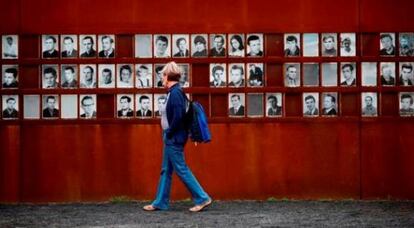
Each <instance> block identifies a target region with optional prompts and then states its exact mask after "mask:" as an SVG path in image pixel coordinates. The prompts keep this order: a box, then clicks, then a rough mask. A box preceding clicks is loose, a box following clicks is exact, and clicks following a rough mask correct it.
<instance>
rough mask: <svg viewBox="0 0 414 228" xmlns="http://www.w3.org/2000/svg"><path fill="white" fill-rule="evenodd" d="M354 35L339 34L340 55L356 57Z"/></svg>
mask: <svg viewBox="0 0 414 228" xmlns="http://www.w3.org/2000/svg"><path fill="white" fill-rule="evenodd" d="M355 37H356V36H355V33H341V34H340V35H339V39H340V47H341V49H340V55H341V56H355V55H356V38H355Z"/></svg>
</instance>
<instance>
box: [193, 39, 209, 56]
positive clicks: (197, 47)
mask: <svg viewBox="0 0 414 228" xmlns="http://www.w3.org/2000/svg"><path fill="white" fill-rule="evenodd" d="M207 40H208V38H207V34H192V35H191V56H192V57H207V50H208V47H207Z"/></svg>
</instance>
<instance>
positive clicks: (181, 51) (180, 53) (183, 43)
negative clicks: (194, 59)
mask: <svg viewBox="0 0 414 228" xmlns="http://www.w3.org/2000/svg"><path fill="white" fill-rule="evenodd" d="M189 41H190V36H189V35H187V34H174V35H173V44H174V46H173V53H174V54H173V57H176V58H187V57H189V56H190V51H189V49H190V48H189V45H190V42H189Z"/></svg>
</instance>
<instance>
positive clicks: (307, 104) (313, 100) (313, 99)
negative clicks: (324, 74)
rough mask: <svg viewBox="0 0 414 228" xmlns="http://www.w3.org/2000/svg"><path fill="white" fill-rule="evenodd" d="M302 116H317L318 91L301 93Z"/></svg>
mask: <svg viewBox="0 0 414 228" xmlns="http://www.w3.org/2000/svg"><path fill="white" fill-rule="evenodd" d="M302 99H303V116H305V117H317V116H319V108H318V104H319V94H318V93H303V96H302Z"/></svg>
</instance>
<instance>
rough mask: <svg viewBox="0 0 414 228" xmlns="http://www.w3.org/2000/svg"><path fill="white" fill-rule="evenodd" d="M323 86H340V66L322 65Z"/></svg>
mask: <svg viewBox="0 0 414 228" xmlns="http://www.w3.org/2000/svg"><path fill="white" fill-rule="evenodd" d="M321 74H322V75H321V76H322V86H337V85H338V64H337V63H335V62H332V63H322V71H321Z"/></svg>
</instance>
